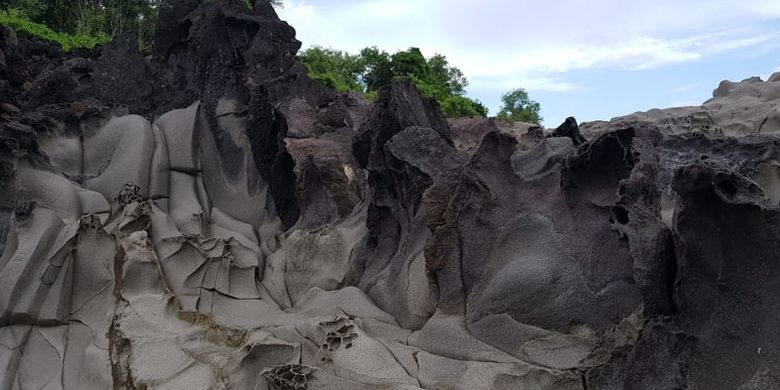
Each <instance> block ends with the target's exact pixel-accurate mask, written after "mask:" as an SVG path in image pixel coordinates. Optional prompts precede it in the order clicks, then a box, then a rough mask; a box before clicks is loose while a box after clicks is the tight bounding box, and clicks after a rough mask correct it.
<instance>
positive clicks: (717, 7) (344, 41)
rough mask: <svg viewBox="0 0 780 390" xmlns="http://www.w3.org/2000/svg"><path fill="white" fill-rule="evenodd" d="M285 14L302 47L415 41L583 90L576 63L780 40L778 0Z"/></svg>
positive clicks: (482, 77)
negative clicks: (296, 32)
mask: <svg viewBox="0 0 780 390" xmlns="http://www.w3.org/2000/svg"><path fill="white" fill-rule="evenodd" d="M280 16H281V17H282V18H283V19H285V20H287V21H288V22H290V24H291V25H293V26H294V27H295V28H296V30H297V31H298V39H300V40H301V41H302V42H303V44H304V47H308V46H312V45H321V46H326V47H333V48H336V49H340V50H346V51H349V52H353V53H354V52H357V51H359V50H360V49H361V48H363V47H366V46H374V45H376V46H378V47H379V48H380V49H383V50H387V51H389V52H394V51H397V50H403V49H406V48H408V47H410V46H416V47H419V48H420V49H421V50H422V51H423V53H424V54H426V55H431V54H434V53H441V54H444V55H446V56H447V58H448V59H449V61H450V63H452V64H453V65H455V66H457V67H458V68H460V69H461V70H462V71H463V72H464V74H465V75H466V77H467V78H468V79H469V81H470V82H471V86H472V87H474V88H475V89H477V88H478V89H480V90H482V91H485V90H487V89H491V90H495V91H497V93H499V92H498V91H506V90H509V89H512V88H516V87H518V86H522V87H524V88H526V89H527V90H528V91H529V92H531V93H533V92H539V91H544V92H571V91H582V90H587V89H589V88H590V87H589V86H588V85H586V82H583V81H581V80H575V79H572V77H571V73H570V72H571V71H584V70H591V69H607V70H609V69H616V70H628V71H644V70H648V69H657V68H661V67H665V66H669V65H673V64H681V63H687V62H696V61H703V60H705V59H707V58H708V57H712V56H715V55H718V54H723V53H727V52H730V51H736V50H740V49H746V48H750V51H751V52H759V51H761V50H765V49H767V47H768V46H770V45H773V44H774V43H772V42H773V41H774V42H776V41H778V40H780V31H779V30H778V29H777V28H776V25H777V22H778V21H780V1H777V0H740V1H738V2H737V1H734V0H708V1H700V0H632V1H625V0H590V1H581V0H555V1H544V2H540V1H537V0H516V1H510V0H482V1H479V2H476V1H473V0H448V1H444V0H340V1H338V2H335V1H332V0H287V1H285V7H284V9H283V10H282V11H281V12H280ZM726 76H727V75H724V77H726Z"/></svg>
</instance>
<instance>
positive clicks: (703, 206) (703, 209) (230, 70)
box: [0, 0, 780, 390]
mask: <svg viewBox="0 0 780 390" xmlns="http://www.w3.org/2000/svg"><path fill="white" fill-rule="evenodd" d="M156 35H157V36H156V40H155V46H154V52H153V53H152V55H151V56H150V57H148V58H144V57H142V56H141V55H140V54H139V53H137V52H136V51H135V48H134V45H130V44H129V43H128V42H129V40H128V39H129V38H128V39H118V40H117V41H116V42H115V43H113V44H111V45H109V46H107V47H104V48H102V49H96V50H94V51H80V52H75V53H73V52H72V53H68V54H64V53H62V52H61V51H60V50H57V48H56V47H52V46H51V45H50V44H48V43H46V42H42V41H37V40H34V39H30V38H28V37H25V36H17V35H16V33H14V32H13V31H11V30H10V29H7V28H0V38H2V39H0V85H1V86H3V87H4V88H0V188H2V190H1V191H0V243H1V244H0V308H1V309H2V310H1V311H0V340H1V341H0V388H2V389H13V390H28V389H47V390H48V389H63V390H66V389H67V390H71V389H79V390H81V389H87V390H88V389H106V388H114V389H284V390H288V389H339V390H343V389H590V390H592V389H681V388H689V389H744V390H747V389H769V388H777V387H780V376H778V374H777V372H776V371H777V369H776V368H777V367H778V366H780V341H778V340H780V334H778V329H780V316H779V315H778V314H777V313H778V307H780V298H779V297H780V263H778V261H777V255H776V254H777V253H778V251H779V250H780V248H779V247H778V242H780V229H778V221H780V218H779V217H778V207H780V150H779V149H778V145H780V138H779V136H778V135H776V134H774V133H776V132H777V131H778V130H780V128H778V126H780V125H778V123H775V122H777V118H775V117H776V104H777V99H778V98H780V94H778V93H777V91H780V87H779V86H780V76H777V75H775V76H773V77H772V78H771V79H770V80H769V81H766V82H764V81H760V80H757V79H753V78H751V79H748V80H745V81H743V82H740V83H731V82H724V83H722V84H721V86H720V87H718V89H717V90H716V91H715V93H714V97H713V99H711V100H709V101H708V102H706V103H705V104H704V105H702V106H701V107H683V108H673V109H666V110H654V111H651V112H648V113H637V114H632V115H630V116H627V117H621V118H615V119H613V120H612V121H610V122H591V123H585V124H582V125H580V126H578V125H577V122H576V120H575V119H574V118H568V119H567V120H566V122H565V123H564V124H562V125H561V126H559V127H558V128H557V129H555V130H554V131H545V130H544V129H542V128H540V127H538V126H534V125H530V124H522V123H515V124H509V123H505V122H501V121H497V120H495V119H479V118H461V119H455V120H449V121H447V120H446V119H445V118H444V117H443V115H442V113H441V110H440V109H439V107H438V105H437V103H436V102H435V101H434V100H432V99H429V98H426V97H424V96H421V95H420V93H419V92H418V91H417V90H416V89H415V88H414V87H413V86H412V85H411V84H410V83H409V82H403V81H401V82H397V83H394V84H392V85H389V86H387V87H385V88H384V89H382V90H381V91H380V92H379V97H378V99H377V101H376V102H374V103H368V102H366V101H365V100H364V99H363V98H362V97H360V96H358V95H346V94H345V95H336V94H334V93H332V92H330V91H329V90H327V89H325V88H324V87H323V86H321V85H319V84H318V83H316V82H314V81H312V80H310V79H309V78H308V77H307V75H306V70H305V68H304V67H303V65H301V64H300V63H299V62H298V61H297V60H296V59H295V53H296V51H297V50H298V48H299V47H300V43H299V42H297V41H296V40H295V37H294V30H293V29H292V28H291V27H290V26H288V25H287V24H286V23H284V22H281V21H279V20H278V18H277V17H276V15H275V13H274V11H273V9H272V8H270V7H269V6H267V5H266V4H264V2H257V4H256V7H255V8H254V9H247V8H246V7H244V5H243V2H242V1H239V0H235V1H231V0H219V1H213V2H208V3H207V4H200V2H198V1H195V0H191V1H189V0H182V1H174V2H167V3H165V4H164V5H163V7H162V9H161V24H160V26H159V27H158V29H157V34H156ZM111 75H114V76H115V77H114V76H111ZM779 123H780V122H779Z"/></svg>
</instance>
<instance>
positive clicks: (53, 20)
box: [0, 0, 160, 51]
mask: <svg viewBox="0 0 780 390" xmlns="http://www.w3.org/2000/svg"><path fill="white" fill-rule="evenodd" d="M159 2H160V0H0V7H1V8H4V9H6V10H14V9H15V10H18V12H20V13H21V14H23V15H24V16H25V17H24V19H25V20H26V21H25V22H24V24H25V25H27V24H29V22H32V23H35V24H38V25H40V26H43V27H44V28H46V29H48V30H51V31H50V32H49V31H47V32H45V33H44V32H42V31H41V29H40V28H39V27H35V28H31V29H33V30H34V32H29V33H31V34H33V35H35V34H36V33H37V34H39V35H38V36H42V37H44V38H47V39H51V40H53V41H57V42H60V43H63V42H61V41H62V40H63V39H64V41H65V43H63V47H66V46H68V47H80V46H87V47H91V46H94V45H95V44H97V43H106V42H108V41H109V40H110V39H108V40H107V39H106V37H113V36H116V35H117V34H122V33H126V32H134V33H136V34H137V35H138V46H139V48H140V49H141V50H142V51H146V50H148V49H150V47H151V42H152V35H153V33H154V25H155V21H156V19H157V12H158V9H159ZM14 19H17V16H14ZM28 27H29V26H28ZM40 34H43V35H40ZM68 35H69V36H72V37H75V38H74V39H75V41H73V42H68V38H67V36H68ZM63 37H66V38H63ZM93 42H94V43H93Z"/></svg>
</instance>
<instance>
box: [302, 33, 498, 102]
mask: <svg viewBox="0 0 780 390" xmlns="http://www.w3.org/2000/svg"><path fill="white" fill-rule="evenodd" d="M298 58H299V59H300V60H301V62H303V64H304V65H306V67H307V68H308V70H309V76H310V77H311V78H313V79H315V80H319V81H320V82H322V83H323V84H325V85H327V86H328V87H330V88H332V89H333V90H335V91H337V92H348V91H358V92H363V93H365V94H366V96H367V97H368V98H369V99H370V100H371V99H373V98H375V97H376V93H377V91H378V90H379V89H380V88H381V87H383V86H385V85H387V84H389V83H391V82H392V81H393V80H397V79H401V78H407V79H409V80H410V81H411V82H412V83H413V84H414V85H415V86H416V87H417V89H418V90H419V91H420V93H422V94H423V95H425V96H430V97H434V98H436V100H438V101H439V104H441V107H442V110H443V111H444V113H445V114H446V115H447V116H449V117H463V116H468V117H485V116H487V113H488V110H487V108H486V107H485V106H484V105H483V104H482V103H480V102H479V101H478V100H473V99H470V98H468V97H466V96H464V95H465V93H466V91H465V88H466V86H467V85H468V81H467V80H466V78H465V77H464V76H463V72H461V71H460V70H459V69H458V68H456V67H454V66H451V65H450V64H449V63H448V62H447V58H446V57H444V56H443V55H440V54H436V55H434V56H432V57H431V58H425V56H423V54H422V52H420V49H418V48H415V47H412V48H409V49H408V50H404V51H399V52H397V53H395V54H392V55H391V54H389V53H387V52H385V51H380V50H379V49H377V48H376V47H367V48H365V49H363V50H361V51H360V54H349V53H346V52H342V51H338V50H333V49H326V48H322V47H318V46H315V47H312V48H309V49H306V50H304V51H302V52H301V53H300V54H299V55H298Z"/></svg>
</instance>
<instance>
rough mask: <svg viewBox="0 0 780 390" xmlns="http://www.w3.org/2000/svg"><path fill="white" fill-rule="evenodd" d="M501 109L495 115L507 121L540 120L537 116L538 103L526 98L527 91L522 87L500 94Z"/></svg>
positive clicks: (533, 121) (537, 121) (532, 121)
mask: <svg viewBox="0 0 780 390" xmlns="http://www.w3.org/2000/svg"><path fill="white" fill-rule="evenodd" d="M501 102H503V106H501V110H499V111H498V115H496V117H497V118H498V119H503V120H505V121H508V122H528V123H536V124H538V123H539V122H541V121H542V117H541V116H539V109H540V106H539V103H537V102H535V101H533V100H531V99H529V98H528V92H526V91H525V90H524V89H523V88H517V89H515V90H512V91H510V92H507V93H505V94H503V95H501Z"/></svg>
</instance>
